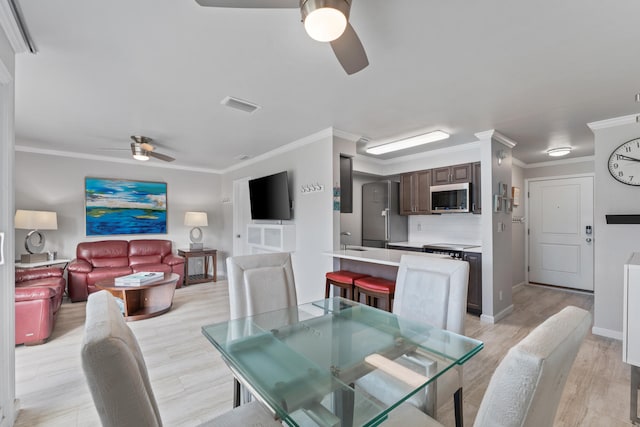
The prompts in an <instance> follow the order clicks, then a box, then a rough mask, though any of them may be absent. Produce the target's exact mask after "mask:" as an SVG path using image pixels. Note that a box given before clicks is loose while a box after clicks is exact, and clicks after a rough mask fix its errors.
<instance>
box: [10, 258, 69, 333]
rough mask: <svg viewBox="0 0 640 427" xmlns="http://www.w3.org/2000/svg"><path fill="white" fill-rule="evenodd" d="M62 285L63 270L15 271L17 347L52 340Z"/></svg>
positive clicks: (63, 281) (63, 285)
mask: <svg viewBox="0 0 640 427" xmlns="http://www.w3.org/2000/svg"><path fill="white" fill-rule="evenodd" d="M65 285H66V282H65V280H64V277H63V269H62V268H56V267H46V268H33V269H28V270H16V297H15V298H16V345H18V344H26V345H34V344H42V343H43V342H45V341H46V340H47V338H49V337H50V336H51V332H53V325H54V323H55V320H56V317H57V315H58V312H59V311H60V306H61V305H62V296H63V294H64V288H65Z"/></svg>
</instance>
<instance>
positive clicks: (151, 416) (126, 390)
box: [81, 291, 282, 427]
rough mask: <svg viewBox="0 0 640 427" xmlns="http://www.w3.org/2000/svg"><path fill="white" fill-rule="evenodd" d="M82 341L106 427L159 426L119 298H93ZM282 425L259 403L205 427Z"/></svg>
mask: <svg viewBox="0 0 640 427" xmlns="http://www.w3.org/2000/svg"><path fill="white" fill-rule="evenodd" d="M86 311H87V312H86V322H85V329H84V338H83V342H82V350H81V356H82V369H83V371H84V374H85V377H86V379H87V383H88V385H89V390H90V391H91V396H92V397H93V402H94V404H95V407H96V409H97V411H98V415H99V417H100V421H101V423H102V426H103V427H139V426H145V427H160V426H162V418H161V417H160V411H159V410H158V405H157V402H156V399H155V396H154V394H153V389H152V388H151V382H150V381H149V374H148V372H147V366H146V364H145V361H144V357H143V355H142V351H141V350H140V345H139V344H138V340H137V339H136V337H135V335H134V334H133V332H132V331H131V329H130V328H129V327H128V326H127V324H126V323H125V321H124V318H123V316H122V312H121V311H120V308H119V307H118V304H117V303H116V301H115V298H114V297H113V296H112V295H111V294H110V293H109V292H107V291H99V292H95V293H93V294H91V295H89V300H88V302H87V308H86ZM238 425H244V426H269V427H276V426H281V425H282V424H281V423H279V422H277V421H276V420H274V417H273V416H272V415H271V414H270V413H269V412H268V411H266V410H265V409H264V408H263V407H262V406H261V405H260V404H259V403H258V402H252V403H250V404H247V405H243V406H242V407H240V408H236V409H233V410H230V411H228V412H225V413H224V414H222V415H220V416H218V417H216V418H214V419H212V420H210V421H207V422H205V423H203V424H201V426H209V427H213V426H217V427H230V426H238Z"/></svg>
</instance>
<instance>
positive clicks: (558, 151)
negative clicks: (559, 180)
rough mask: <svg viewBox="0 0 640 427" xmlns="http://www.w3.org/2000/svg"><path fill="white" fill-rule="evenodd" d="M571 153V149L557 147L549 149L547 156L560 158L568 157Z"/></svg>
mask: <svg viewBox="0 0 640 427" xmlns="http://www.w3.org/2000/svg"><path fill="white" fill-rule="evenodd" d="M570 152H571V147H557V148H549V149H548V150H547V154H548V155H550V156H551V157H560V156H566V155H567V154H569V153H570Z"/></svg>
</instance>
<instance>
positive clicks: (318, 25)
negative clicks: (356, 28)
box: [302, 0, 350, 42]
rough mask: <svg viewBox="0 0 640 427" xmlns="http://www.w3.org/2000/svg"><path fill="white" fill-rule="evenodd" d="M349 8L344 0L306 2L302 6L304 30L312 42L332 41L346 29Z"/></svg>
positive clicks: (311, 0) (309, 0) (307, 0)
mask: <svg viewBox="0 0 640 427" xmlns="http://www.w3.org/2000/svg"><path fill="white" fill-rule="evenodd" d="M349 8H350V6H349V3H347V1H346V0H306V1H305V2H304V3H303V4H302V19H303V21H304V29H305V30H306V31H307V34H309V37H311V38H312V39H314V40H317V41H319V42H331V41H334V40H335V39H337V38H338V37H340V36H341V35H342V33H344V30H345V28H347V17H348V16H349Z"/></svg>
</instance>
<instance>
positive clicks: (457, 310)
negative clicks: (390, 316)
mask: <svg viewBox="0 0 640 427" xmlns="http://www.w3.org/2000/svg"><path fill="white" fill-rule="evenodd" d="M468 283H469V263H468V262H466V261H459V260H454V259H451V258H439V257H433V256H430V257H426V256H420V255H403V256H402V258H401V259H400V268H399V269H398V277H397V279H396V297H395V302H394V305H393V313H394V314H397V315H398V316H401V317H403V318H406V319H411V320H415V321H417V322H421V323H427V324H429V325H432V326H435V327H436V328H440V329H446V330H448V331H452V332H455V333H457V334H460V335H464V318H465V313H466V312H467V288H468Z"/></svg>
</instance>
